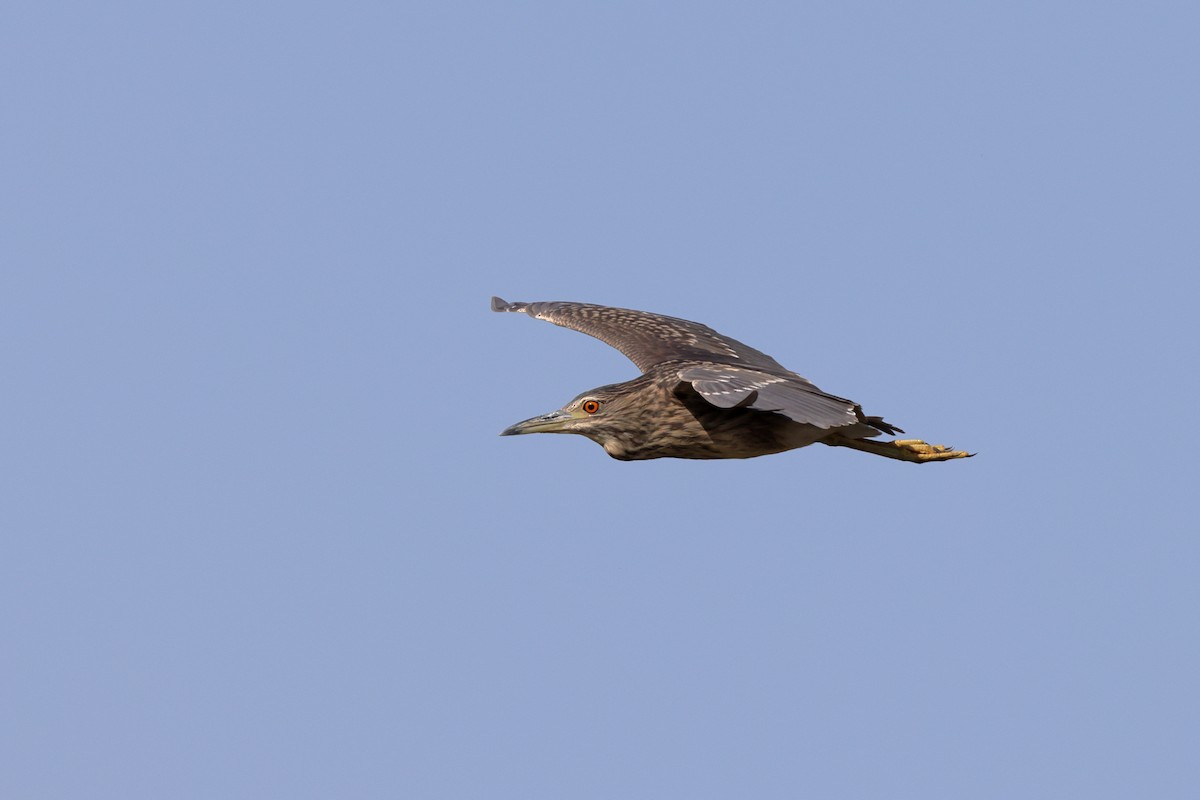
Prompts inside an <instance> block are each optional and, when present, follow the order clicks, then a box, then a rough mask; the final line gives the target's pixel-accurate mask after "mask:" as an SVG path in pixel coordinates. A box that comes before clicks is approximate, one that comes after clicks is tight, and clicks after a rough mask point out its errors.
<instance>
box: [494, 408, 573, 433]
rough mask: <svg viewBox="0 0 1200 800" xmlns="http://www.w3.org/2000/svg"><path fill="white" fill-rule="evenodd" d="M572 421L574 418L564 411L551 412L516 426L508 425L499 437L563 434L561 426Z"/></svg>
mask: <svg viewBox="0 0 1200 800" xmlns="http://www.w3.org/2000/svg"><path fill="white" fill-rule="evenodd" d="M573 419H575V416H574V415H572V414H570V413H568V412H566V411H561V410H560V411H551V412H550V413H549V414H542V415H541V416H540V417H534V418H532V419H527V420H525V421H524V422H518V423H517V424H516V425H509V426H508V427H507V428H505V429H504V430H502V431H500V435H501V436H516V435H517V434H519V433H564V431H563V426H564V425H566V424H567V423H568V422H570V421H572V420H573Z"/></svg>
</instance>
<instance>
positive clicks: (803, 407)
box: [679, 364, 873, 428]
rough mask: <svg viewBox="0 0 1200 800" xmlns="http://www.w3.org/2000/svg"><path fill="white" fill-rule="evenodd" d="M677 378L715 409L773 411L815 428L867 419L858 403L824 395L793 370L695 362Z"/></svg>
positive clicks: (682, 370)
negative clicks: (790, 371) (781, 370)
mask: <svg viewBox="0 0 1200 800" xmlns="http://www.w3.org/2000/svg"><path fill="white" fill-rule="evenodd" d="M679 378H680V380H683V381H687V382H688V383H690V384H691V385H692V388H693V389H695V390H696V391H697V392H698V393H699V394H700V396H701V397H703V398H704V399H705V400H707V401H708V402H709V403H711V404H712V405H714V406H716V407H718V408H734V407H738V408H752V409H755V410H756V411H773V412H776V413H778V414H783V415H784V416H786V417H788V418H789V419H792V420H795V421H796V422H803V423H807V424H809V425H815V426H817V427H818V428H840V427H843V426H845V425H854V424H855V423H858V422H868V419H867V418H866V417H863V416H862V409H860V408H859V407H858V404H857V403H855V402H853V401H852V400H847V399H845V398H844V397H835V396H833V395H831V394H826V393H825V392H822V391H821V390H820V389H818V388H817V387H816V386H814V385H813V384H812V383H810V382H809V381H807V380H805V379H804V378H802V377H800V376H799V375H797V374H795V373H787V374H777V373H774V372H766V371H762V370H756V369H746V368H743V367H740V366H733V365H729V364H695V365H688V366H686V367H684V368H683V369H681V370H680V371H679ZM868 424H873V423H868Z"/></svg>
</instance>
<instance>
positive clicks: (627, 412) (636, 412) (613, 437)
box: [500, 380, 646, 458]
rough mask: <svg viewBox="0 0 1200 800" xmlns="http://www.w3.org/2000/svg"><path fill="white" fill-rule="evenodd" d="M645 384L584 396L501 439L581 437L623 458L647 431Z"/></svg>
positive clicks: (511, 430)
mask: <svg viewBox="0 0 1200 800" xmlns="http://www.w3.org/2000/svg"><path fill="white" fill-rule="evenodd" d="M645 388H646V386H645V382H644V381H642V380H634V381H630V382H628V383H621V384H614V385H611V386H601V387H599V388H596V389H592V390H591V391H587V392H584V393H583V394H581V395H579V396H578V397H576V398H575V399H574V400H572V401H571V402H569V403H567V404H566V405H565V406H563V407H562V408H560V409H558V410H557V411H551V412H550V413H549V414H542V415H541V416H537V417H533V418H531V419H527V420H525V421H524V422H518V423H517V424H516V425H510V426H509V427H507V428H505V429H504V430H503V431H501V432H500V435H501V436H515V435H517V434H521V433H578V434H582V435H583V436H586V437H588V438H589V439H591V440H592V441H594V442H597V443H599V444H600V445H603V447H604V449H605V450H607V451H608V454H609V455H611V456H614V457H616V458H621V454H623V453H624V452H625V451H626V449H627V448H628V447H629V445H630V444H632V443H633V442H634V441H635V440H636V437H637V435H638V431H639V430H640V429H641V428H642V427H644V422H645V420H644V416H645V415H644V412H645V410H646V402H645V399H644V397H643V391H644V389H645Z"/></svg>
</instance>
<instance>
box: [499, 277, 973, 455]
mask: <svg viewBox="0 0 1200 800" xmlns="http://www.w3.org/2000/svg"><path fill="white" fill-rule="evenodd" d="M492 310H494V311H518V312H524V313H527V314H529V315H530V316H534V317H537V318H539V319H544V320H547V321H549V322H553V323H555V324H556V325H561V326H563V327H567V328H572V329H574V330H578V331H582V332H584V333H587V334H590V335H592V336H595V337H596V338H598V339H600V340H602V341H604V342H606V343H608V344H610V345H612V346H613V347H615V348H617V349H618V350H620V351H621V352H622V353H624V354H625V355H626V356H628V357H629V358H630V359H631V360H632V361H633V362H634V363H635V364H636V365H637V366H638V367H640V368H641V369H642V370H643V374H642V375H640V376H639V377H637V378H634V379H633V380H631V381H627V382H625V383H620V384H612V385H609V386H601V387H599V388H597V389H593V390H591V391H589V392H584V393H583V394H581V395H579V396H578V397H576V398H575V399H574V400H572V401H571V402H570V403H568V404H567V405H566V406H564V407H563V408H561V409H559V410H558V411H553V412H551V413H549V414H544V415H542V416H540V417H534V418H533V419H529V420H526V421H524V422H521V423H518V424H516V425H513V426H511V427H510V428H508V429H507V430H505V431H504V434H506V435H512V434H519V433H578V434H581V435H583V436H587V437H588V438H590V439H592V440H593V441H595V442H597V443H599V444H600V445H602V446H603V447H604V449H605V451H606V452H607V453H608V454H609V455H610V456H612V457H613V458H617V459H620V460H623V461H638V460H645V459H651V458H695V459H709V458H751V457H754V456H761V455H768V454H770V453H779V452H783V451H785V450H793V449H795V448H798V447H804V446H806V445H810V444H813V443H815V442H822V443H824V444H828V445H834V446H841V447H850V448H853V449H856V450H862V451H865V452H870V453H874V454H876V455H882V456H887V457H890V458H897V459H900V460H904V461H914V462H918V463H922V462H926V461H945V460H947V459H952V458H963V457H966V456H968V455H969V454H968V453H964V452H962V451H960V450H954V449H951V448H948V447H944V446H942V445H930V444H926V443H925V442H923V441H921V440H919V439H902V440H895V441H890V442H887V441H876V440H873V437H876V436H880V435H882V434H884V433H888V434H895V433H903V431H901V430H900V429H899V428H896V427H895V426H893V425H890V424H889V423H887V422H884V420H883V419H882V418H881V417H868V416H866V415H865V414H863V412H862V409H861V408H860V407H859V405H858V404H857V403H854V402H853V401H850V400H846V399H845V398H842V397H837V396H835V395H831V394H827V393H825V392H823V391H821V390H820V389H818V388H817V387H816V386H815V385H813V384H812V383H811V382H810V381H808V380H807V379H805V378H803V377H801V376H800V375H798V374H796V373H795V372H792V371H791V370H788V369H786V368H785V367H783V365H781V364H780V363H779V362H777V361H776V360H775V359H773V358H771V357H770V356H768V355H766V354H765V353H762V352H760V351H758V350H755V349H754V348H752V347H749V346H748V345H745V344H742V343H741V342H738V341H737V340H735V339H730V338H728V337H726V336H722V335H721V334H718V333H717V332H716V331H714V330H712V329H711V328H709V327H707V326H705V325H701V324H699V323H696V322H689V321H687V320H682V319H677V318H674V317H666V316H662V315H658V314H649V313H647V312H643V311H632V310H629V309H621V308H611V307H608V306H597V305H590V304H586V303H563V302H553V303H506V302H505V301H503V300H501V299H500V298H497V297H494V298H492Z"/></svg>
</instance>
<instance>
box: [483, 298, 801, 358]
mask: <svg viewBox="0 0 1200 800" xmlns="http://www.w3.org/2000/svg"><path fill="white" fill-rule="evenodd" d="M492 310H493V311H519V312H523V313H525V314H528V315H529V316H531V317H536V318H537V319H544V320H546V321H547V322H553V323H554V324H555V325H561V326H562V327H564V328H570V329H572V330H576V331H580V332H581V333H586V334H588V335H589V336H595V337H596V338H597V339H599V340H600V341H602V342H604V343H605V344H608V345H611V346H612V347H615V348H616V349H618V350H620V351H621V352H622V353H624V354H625V355H626V356H627V357H628V358H629V360H630V361H632V362H633V363H634V364H636V365H637V366H638V368H639V369H641V370H642V371H643V372H645V371H646V370H647V369H649V368H650V367H652V366H654V365H655V364H662V363H663V362H665V361H679V360H688V359H692V360H700V361H709V362H715V363H721V364H725V363H728V364H744V365H746V366H751V367H766V368H768V369H776V370H782V369H783V366H782V365H781V364H780V363H779V362H778V361H776V360H775V359H773V358H771V357H770V356H769V355H767V354H766V353H763V352H760V351H758V350H755V349H754V348H753V347H750V346H749V345H746V344H742V343H741V342H739V341H737V340H736V339H730V338H729V337H728V336H722V335H721V334H719V333H717V332H716V331H714V330H713V329H712V328H710V327H708V326H707V325H701V324H700V323H699V322H689V321H688V320H686V319H677V318H675V317H666V316H663V315H661V314H650V313H647V312H645V311H631V310H629V309H627V308H612V307H610V306H597V305H591V304H589V303H563V302H551V303H508V302H505V301H504V300H501V299H500V298H499V297H493V298H492Z"/></svg>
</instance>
